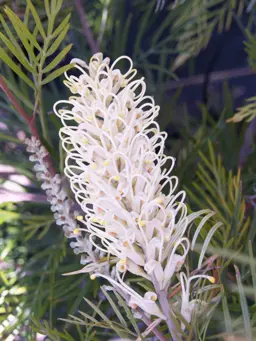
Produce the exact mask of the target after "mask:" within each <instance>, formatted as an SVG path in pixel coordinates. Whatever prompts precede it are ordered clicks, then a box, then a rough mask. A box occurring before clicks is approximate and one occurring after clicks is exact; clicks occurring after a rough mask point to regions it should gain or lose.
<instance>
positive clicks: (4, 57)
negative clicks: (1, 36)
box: [0, 47, 35, 89]
mask: <svg viewBox="0 0 256 341" xmlns="http://www.w3.org/2000/svg"><path fill="white" fill-rule="evenodd" d="M0 58H1V59H2V60H3V61H4V62H5V63H6V64H7V65H8V66H9V67H10V68H11V69H12V70H13V72H15V73H16V74H17V75H18V76H19V77H20V78H22V79H23V80H24V82H26V83H27V84H28V85H29V86H30V87H31V88H32V89H35V86H34V84H33V82H32V81H31V80H30V79H29V78H28V76H26V75H25V73H24V72H23V71H21V69H20V68H19V67H18V66H17V64H16V63H14V61H13V60H12V59H11V58H10V57H9V56H8V55H7V54H6V53H5V51H4V49H2V48H1V47H0Z"/></svg>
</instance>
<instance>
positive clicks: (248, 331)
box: [234, 265, 252, 340]
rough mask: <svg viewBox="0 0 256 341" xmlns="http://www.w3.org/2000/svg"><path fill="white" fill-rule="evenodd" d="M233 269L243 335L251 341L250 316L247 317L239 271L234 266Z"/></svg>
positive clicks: (247, 311)
mask: <svg viewBox="0 0 256 341" xmlns="http://www.w3.org/2000/svg"><path fill="white" fill-rule="evenodd" d="M234 268H235V272H236V280H237V286H238V291H239V296H240V305H241V308H242V312H243V320H244V333H245V336H246V338H247V339H248V340H252V330H251V322H250V315H249V310H248V305H247V301H246V297H245V294H244V289H243V284H242V280H241V275H240V271H239V269H238V267H237V266H236V265H234Z"/></svg>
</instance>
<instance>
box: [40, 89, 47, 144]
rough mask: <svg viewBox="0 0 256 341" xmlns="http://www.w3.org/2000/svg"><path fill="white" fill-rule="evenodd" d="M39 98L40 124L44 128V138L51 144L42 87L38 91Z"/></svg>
mask: <svg viewBox="0 0 256 341" xmlns="http://www.w3.org/2000/svg"><path fill="white" fill-rule="evenodd" d="M38 96H39V118H40V124H41V127H42V132H43V137H44V139H45V140H46V141H47V142H48V143H50V136H49V132H48V128H47V122H46V117H45V112H44V107H43V96H42V89H41V87H40V88H39V89H38Z"/></svg>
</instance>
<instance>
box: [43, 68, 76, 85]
mask: <svg viewBox="0 0 256 341" xmlns="http://www.w3.org/2000/svg"><path fill="white" fill-rule="evenodd" d="M73 67H74V65H73V64H68V65H65V66H62V67H61V68H59V69H57V70H55V71H54V72H53V73H51V74H50V75H49V76H47V77H46V78H45V79H44V80H43V81H42V85H45V84H47V83H49V82H51V81H52V80H54V79H55V78H57V77H59V76H60V75H62V74H63V73H64V72H66V71H68V70H70V69H72V68H73Z"/></svg>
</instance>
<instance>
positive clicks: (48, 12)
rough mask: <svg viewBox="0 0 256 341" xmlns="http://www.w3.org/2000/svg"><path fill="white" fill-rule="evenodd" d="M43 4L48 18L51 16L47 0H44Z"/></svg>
mask: <svg viewBox="0 0 256 341" xmlns="http://www.w3.org/2000/svg"><path fill="white" fill-rule="evenodd" d="M44 6H45V12H46V14H47V17H48V18H49V17H50V16H51V11H50V5H49V0H44Z"/></svg>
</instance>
